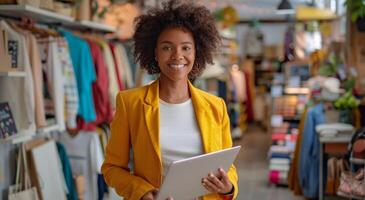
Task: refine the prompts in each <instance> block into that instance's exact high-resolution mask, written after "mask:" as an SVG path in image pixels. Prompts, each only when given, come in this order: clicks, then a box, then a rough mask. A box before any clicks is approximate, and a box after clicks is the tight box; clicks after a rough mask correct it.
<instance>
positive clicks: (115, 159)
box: [101, 80, 238, 200]
mask: <svg viewBox="0 0 365 200" xmlns="http://www.w3.org/2000/svg"><path fill="white" fill-rule="evenodd" d="M189 90H190V94H191V98H192V102H193V106H194V110H195V115H196V118H197V121H198V125H199V128H200V132H201V137H202V141H203V146H204V151H205V153H209V152H214V151H218V150H221V149H225V148H229V147H231V146H232V139H231V134H230V125H229V118H228V114H227V109H226V105H225V103H224V101H223V100H222V99H220V98H218V97H215V96H213V95H211V94H208V93H206V92H203V91H201V90H199V89H197V88H195V87H194V86H192V85H191V83H190V82H189ZM116 101H117V110H116V113H115V116H114V119H113V121H112V123H111V137H110V139H109V142H108V145H107V147H106V155H105V161H104V163H103V165H102V168H101V170H102V173H103V175H104V178H105V180H106V183H107V184H108V185H109V186H111V187H113V188H115V190H116V192H117V193H118V194H119V195H121V196H123V197H124V199H126V200H140V199H141V197H142V196H143V195H144V194H145V193H146V192H148V191H150V190H152V189H158V188H159V187H160V186H161V183H162V176H161V174H162V162H161V152H160V143H159V81H158V80H157V81H155V82H153V83H152V84H151V85H148V86H144V87H141V88H136V89H132V90H127V91H123V92H120V93H119V94H118V96H117V100H116ZM130 148H132V149H133V151H132V152H133V158H134V171H133V172H131V171H130V169H129V168H128V162H129V155H130V154H129V153H130V151H129V150H130ZM228 176H229V179H230V180H231V182H232V184H233V185H234V188H235V192H234V198H236V196H237V194H238V187H237V181H238V177H237V173H236V168H235V167H234V165H232V166H231V167H230V169H229V171H228ZM203 199H204V200H216V199H222V198H221V197H220V196H219V195H217V194H210V195H206V196H204V198H203Z"/></svg>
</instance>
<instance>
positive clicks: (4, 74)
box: [0, 72, 26, 77]
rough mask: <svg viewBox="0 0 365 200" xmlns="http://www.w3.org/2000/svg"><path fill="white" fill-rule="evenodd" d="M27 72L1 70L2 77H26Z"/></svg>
mask: <svg viewBox="0 0 365 200" xmlns="http://www.w3.org/2000/svg"><path fill="white" fill-rule="evenodd" d="M25 75H26V74H25V72H0V77H25Z"/></svg>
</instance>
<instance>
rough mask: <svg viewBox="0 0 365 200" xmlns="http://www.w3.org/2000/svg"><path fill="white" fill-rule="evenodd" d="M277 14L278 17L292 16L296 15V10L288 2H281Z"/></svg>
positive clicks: (282, 0) (285, 0) (284, 0)
mask: <svg viewBox="0 0 365 200" xmlns="http://www.w3.org/2000/svg"><path fill="white" fill-rule="evenodd" d="M276 14H278V15H290V14H295V10H294V9H293V7H292V5H291V4H290V2H289V1H288V0H281V2H280V3H279V5H278V9H277V10H276Z"/></svg>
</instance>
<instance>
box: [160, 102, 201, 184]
mask: <svg viewBox="0 0 365 200" xmlns="http://www.w3.org/2000/svg"><path fill="white" fill-rule="evenodd" d="M159 107H160V145H161V158H162V166H163V173H162V176H163V177H164V176H165V175H166V172H167V170H168V167H169V166H170V164H171V163H172V162H174V161H177V160H181V159H185V158H189V157H193V156H198V155H201V154H203V148H202V145H201V144H202V140H201V136H200V131H199V127H198V124H197V123H196V117H195V113H194V107H193V103H192V101H191V99H189V100H188V101H186V102H183V103H179V104H170V103H166V102H164V101H163V100H161V99H160V103H159ZM181 122H184V123H181ZM187 150H188V151H187Z"/></svg>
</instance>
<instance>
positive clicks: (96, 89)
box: [77, 40, 113, 130]
mask: <svg viewBox="0 0 365 200" xmlns="http://www.w3.org/2000/svg"><path fill="white" fill-rule="evenodd" d="M87 42H88V44H89V47H90V50H91V55H92V57H93V62H94V67H95V73H96V81H95V82H94V83H93V84H92V90H93V99H94V105H95V112H96V120H95V121H94V122H91V123H88V124H86V123H85V121H84V120H83V119H81V118H79V119H78V120H77V127H78V129H79V130H95V129H96V126H97V125H99V124H102V123H110V122H111V120H112V118H113V109H112V105H111V103H110V99H109V93H108V91H109V90H108V88H109V79H108V71H107V70H108V69H107V66H106V63H105V58H104V54H103V52H102V50H101V47H100V46H99V45H97V44H96V43H95V42H93V41H89V40H88V41H87Z"/></svg>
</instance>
